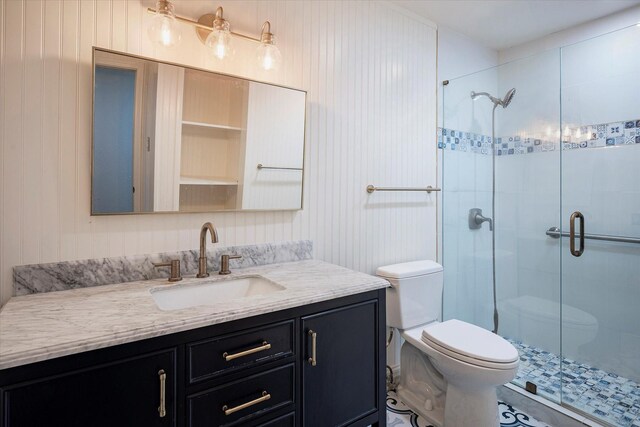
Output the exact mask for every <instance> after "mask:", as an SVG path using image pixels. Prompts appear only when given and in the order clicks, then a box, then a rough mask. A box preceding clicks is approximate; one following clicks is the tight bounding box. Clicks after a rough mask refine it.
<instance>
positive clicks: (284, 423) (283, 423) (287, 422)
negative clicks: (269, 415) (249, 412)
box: [257, 412, 296, 427]
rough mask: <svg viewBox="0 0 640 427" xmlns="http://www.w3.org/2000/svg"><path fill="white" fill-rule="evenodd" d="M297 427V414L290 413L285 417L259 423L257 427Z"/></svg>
mask: <svg viewBox="0 0 640 427" xmlns="http://www.w3.org/2000/svg"><path fill="white" fill-rule="evenodd" d="M295 425H296V413H295V412H289V413H288V414H287V415H283V416H281V417H278V418H275V419H273V420H269V421H265V422H263V423H259V424H258V425H257V427H295Z"/></svg>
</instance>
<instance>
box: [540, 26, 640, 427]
mask: <svg viewBox="0 0 640 427" xmlns="http://www.w3.org/2000/svg"><path fill="white" fill-rule="evenodd" d="M639 51H640V27H638V26H633V27H630V28H626V29H623V30H620V31H616V32H613V33H610V34H607V35H604V36H601V37H597V38H594V39H591V40H588V41H585V42H581V43H578V44H575V45H571V46H568V47H565V48H563V49H562V87H561V101H562V145H563V147H562V148H563V149H562V156H561V157H562V161H561V166H562V222H563V224H562V225H561V226H558V228H559V229H557V230H556V229H553V230H547V231H546V234H547V236H548V238H549V239H550V240H551V239H554V238H555V239H559V240H561V242H562V255H561V256H562V301H563V304H562V308H563V309H562V402H563V404H565V405H568V406H571V407H573V408H574V409H577V410H578V411H581V412H583V413H586V414H588V415H589V416H592V417H595V418H598V419H600V420H602V421H605V422H607V423H610V424H612V425H625V426H627V425H629V426H630V425H640V386H639V385H638V384H639V383H640V308H639V307H638V302H640V79H639V78H638V76H640V55H638V52H639ZM551 225H552V224H550V226H551ZM553 225H555V224H553ZM634 421H635V423H634Z"/></svg>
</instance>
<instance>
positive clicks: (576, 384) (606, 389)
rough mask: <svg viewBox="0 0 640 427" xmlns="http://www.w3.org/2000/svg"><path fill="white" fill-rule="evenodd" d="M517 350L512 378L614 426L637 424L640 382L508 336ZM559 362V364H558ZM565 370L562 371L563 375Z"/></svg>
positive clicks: (547, 396)
mask: <svg viewBox="0 0 640 427" xmlns="http://www.w3.org/2000/svg"><path fill="white" fill-rule="evenodd" d="M507 339H508V340H509V341H510V342H511V343H512V344H513V345H514V346H515V347H516V348H517V349H518V352H519V353H520V368H519V369H518V374H517V375H516V378H515V380H514V381H513V382H514V383H516V384H517V385H519V386H521V387H524V386H525V383H526V382H527V381H530V382H532V383H534V384H536V386H537V387H538V394H539V395H542V396H543V397H546V398H548V399H550V400H553V401H555V402H559V401H560V396H561V393H562V401H563V402H564V403H568V404H569V405H571V406H573V407H575V408H577V409H579V410H581V411H583V412H586V413H588V414H591V415H593V416H595V417H597V418H600V419H602V420H604V421H606V422H608V423H611V424H614V425H616V426H623V427H626V426H632V427H640V384H638V383H636V382H634V381H632V380H630V379H627V378H624V377H621V376H619V375H616V374H612V373H609V372H605V371H603V370H601V369H598V368H594V367H592V366H589V365H586V364H584V363H579V362H577V361H575V360H571V359H567V358H565V359H564V360H561V358H560V356H558V355H556V354H553V353H549V352H548V351H544V350H541V349H539V348H536V347H533V346H530V345H527V344H524V343H521V342H519V341H516V340H512V339H509V338H507ZM561 362H562V366H561ZM562 374H564V375H562Z"/></svg>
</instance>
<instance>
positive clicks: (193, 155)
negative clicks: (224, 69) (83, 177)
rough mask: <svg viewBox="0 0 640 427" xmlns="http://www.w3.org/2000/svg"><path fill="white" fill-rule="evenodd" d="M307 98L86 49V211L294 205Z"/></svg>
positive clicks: (299, 188) (300, 172)
mask: <svg viewBox="0 0 640 427" xmlns="http://www.w3.org/2000/svg"><path fill="white" fill-rule="evenodd" d="M305 102H306V93H305V92H304V91H300V90H295V89H289V88H284V87H280V86H275V85H270V84H265V83H258V82H254V81H250V80H245V79H241V78H237V77H231V76H227V75H222V74H217V73H213V72H208V71H203V70H197V69H192V68H186V67H180V66H176V65H173V64H167V63H162V62H157V61H153V60H149V59H144V58H139V57H135V56H131V55H125V54H120V53H115V52H111V51H106V50H101V49H94V107H93V108H94V110H93V113H94V117H93V151H92V153H93V159H92V161H93V163H92V167H93V169H92V187H91V189H92V196H91V212H92V214H93V215H102V214H133V213H152V212H212V211H224V210H290V209H301V207H302V178H303V154H304V126H305Z"/></svg>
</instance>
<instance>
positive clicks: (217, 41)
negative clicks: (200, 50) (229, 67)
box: [204, 23, 234, 60]
mask: <svg viewBox="0 0 640 427" xmlns="http://www.w3.org/2000/svg"><path fill="white" fill-rule="evenodd" d="M204 44H205V46H207V47H208V48H209V49H211V52H212V53H213V56H214V58H217V59H220V60H223V59H225V58H229V57H231V56H233V53H234V50H233V44H232V42H231V33H230V32H229V24H228V23H227V24H226V25H225V26H223V29H218V30H213V31H211V34H209V36H208V37H207V40H206V41H205V42H204Z"/></svg>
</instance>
